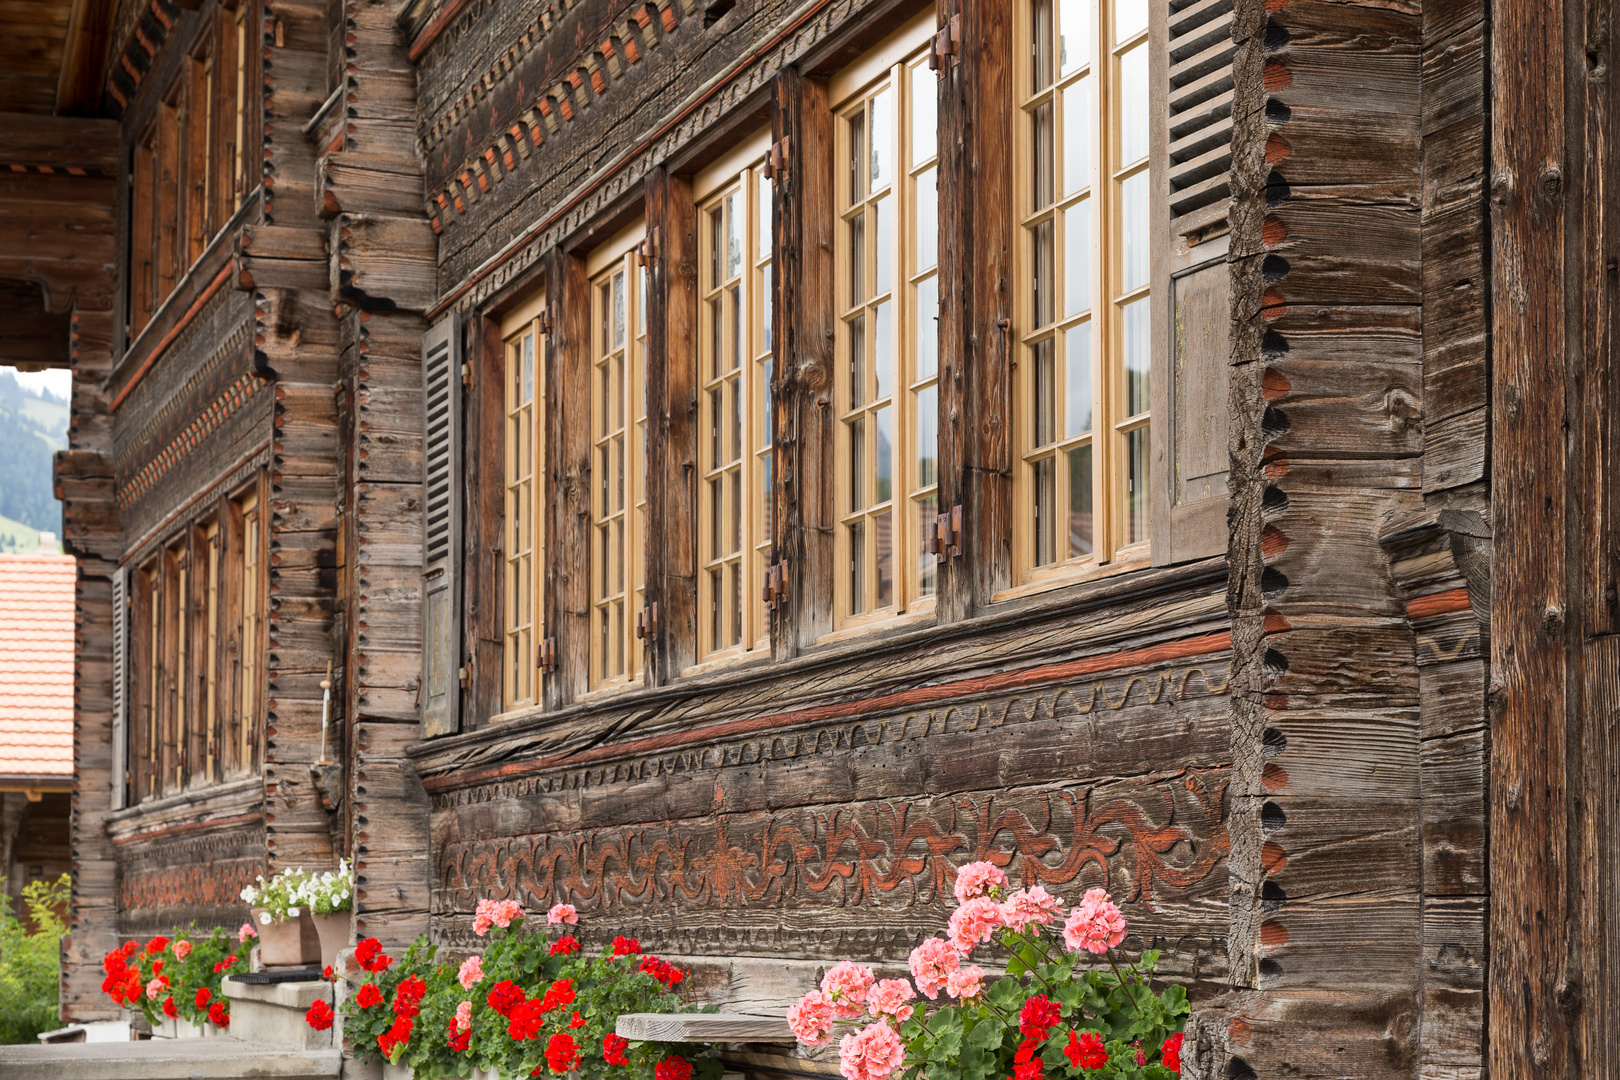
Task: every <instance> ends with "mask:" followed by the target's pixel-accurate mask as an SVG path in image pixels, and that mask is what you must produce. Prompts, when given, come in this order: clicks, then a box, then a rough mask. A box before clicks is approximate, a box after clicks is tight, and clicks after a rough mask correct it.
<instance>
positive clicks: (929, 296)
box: [912, 277, 939, 381]
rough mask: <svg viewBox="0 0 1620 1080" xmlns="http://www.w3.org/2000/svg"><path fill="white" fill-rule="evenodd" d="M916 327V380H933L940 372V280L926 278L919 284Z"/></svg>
mask: <svg viewBox="0 0 1620 1080" xmlns="http://www.w3.org/2000/svg"><path fill="white" fill-rule="evenodd" d="M915 318H916V320H917V321H916V325H915V327H913V331H912V332H913V333H914V334H915V335H916V341H917V371H916V376H915V377H916V378H917V379H918V380H919V381H920V380H922V379H931V378H933V377H934V376H935V375H936V374H938V372H939V279H938V278H937V277H930V278H924V279H923V280H922V281H919V282H917V305H916V313H915Z"/></svg>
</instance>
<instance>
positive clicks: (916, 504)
mask: <svg viewBox="0 0 1620 1080" xmlns="http://www.w3.org/2000/svg"><path fill="white" fill-rule="evenodd" d="M934 30H935V19H934V15H933V13H932V12H928V13H925V14H923V15H919V16H918V17H917V18H915V19H913V20H912V21H911V22H909V23H907V24H906V25H905V26H904V27H902V28H900V29H899V30H897V31H895V32H894V33H893V34H891V35H889V37H887V38H886V39H885V40H884V41H883V42H881V43H879V44H878V45H877V46H875V47H874V48H873V49H872V50H870V51H869V52H868V53H866V54H865V55H863V56H862V57H860V58H858V59H856V60H855V61H853V62H852V63H851V64H849V65H848V66H847V67H845V68H844V69H843V70H842V71H840V72H839V73H838V74H837V75H835V76H834V77H833V79H832V80H831V85H830V91H829V101H830V103H831V109H832V112H833V116H834V124H833V128H834V139H833V146H834V156H833V161H834V168H833V180H834V188H835V206H836V208H837V220H836V222H835V223H834V229H833V235H834V256H833V261H834V266H835V271H834V281H833V289H834V291H833V297H834V308H835V320H836V326H837V341H836V344H835V347H834V363H833V371H834V373H835V374H834V392H833V413H834V417H835V420H834V424H835V427H836V430H835V433H834V437H833V446H834V461H833V475H832V481H833V498H834V500H835V502H834V506H835V511H836V512H835V520H836V521H837V529H836V536H835V539H834V544H833V566H834V569H835V572H834V574H833V589H834V603H833V634H832V635H824V636H823V640H827V639H828V638H829V637H833V636H835V635H837V634H838V633H839V632H841V631H855V630H860V629H863V628H865V627H868V626H873V625H877V624H881V623H887V622H890V621H891V620H894V619H896V618H903V617H907V616H914V617H918V618H932V617H933V614H934V610H935V596H934V588H935V585H936V582H937V576H936V574H935V572H934V567H933V564H932V563H931V562H926V563H925V561H924V559H923V558H922V557H921V555H922V552H923V550H924V548H925V545H926V541H927V537H926V535H925V533H924V530H923V528H922V527H921V523H920V522H919V520H918V514H919V513H920V512H922V511H921V507H922V506H926V505H929V503H928V502H927V500H930V499H931V500H933V501H932V504H931V505H932V506H934V507H935V508H937V506H938V490H939V488H938V483H939V478H938V461H939V459H938V450H937V438H938V396H937V395H938V389H937V384H938V356H937V351H936V352H935V353H934V358H935V362H934V370H933V372H932V373H929V374H927V375H925V376H924V377H922V378H921V379H919V378H918V377H917V375H918V372H917V367H916V363H917V356H918V351H917V336H918V335H917V325H918V321H917V318H916V310H915V309H916V307H917V300H918V298H917V286H918V285H919V284H924V285H925V284H926V282H928V281H930V280H937V273H938V259H937V245H936V259H935V262H934V263H933V264H932V266H931V267H928V268H920V267H917V266H915V265H913V264H914V261H915V257H916V254H917V253H916V250H915V248H914V241H915V237H916V224H915V216H914V215H915V213H916V206H917V194H916V191H915V188H914V185H915V182H916V180H917V177H918V176H919V175H921V174H923V173H927V172H930V171H932V172H933V175H934V177H935V185H936V186H935V192H936V195H935V203H934V206H935V221H936V226H937V221H938V217H937V213H938V210H937V208H938V195H937V191H938V188H937V183H938V168H939V161H938V156H937V135H936V145H935V153H933V154H930V155H928V156H927V157H926V158H924V159H923V160H921V161H913V158H912V153H911V141H912V140H911V117H912V106H913V101H912V99H913V97H914V96H915V92H916V88H917V85H918V83H917V82H916V81H914V75H915V72H917V71H918V70H924V71H926V70H927V53H928V41H929V38H930V37H931V35H932V34H933V32H934ZM931 74H932V73H930V75H931ZM923 85H927V87H928V90H929V92H930V94H934V93H935V91H934V87H933V85H932V84H928V83H924V84H923ZM884 93H889V94H892V102H893V104H892V106H891V110H892V113H893V116H892V118H891V119H890V121H889V123H890V127H891V132H890V135H889V149H890V152H891V154H892V155H893V165H892V167H891V169H890V174H889V177H888V179H887V181H886V185H887V186H886V188H884V187H880V188H878V189H876V190H874V189H873V188H872V186H871V183H870V180H869V177H868V176H867V170H869V168H870V146H869V145H868V144H867V141H866V140H868V139H870V137H871V136H870V135H869V134H868V133H867V132H866V130H865V129H866V128H867V127H869V126H870V125H869V124H868V123H867V122H866V121H865V120H864V118H865V117H866V116H867V115H868V113H869V103H871V102H872V101H874V100H876V99H877V98H878V97H879V96H880V95H882V94H884ZM857 114H859V115H861V116H862V117H863V121H862V134H861V136H860V138H861V140H862V146H863V150H864V152H863V157H864V159H865V162H864V164H863V165H862V170H863V171H862V177H861V180H860V181H859V194H858V195H857V190H856V187H855V183H856V181H855V180H854V177H853V175H852V174H851V173H850V172H849V170H848V169H847V168H846V166H848V165H850V164H851V163H852V161H853V158H852V155H853V153H854V143H853V140H854V139H855V137H856V136H855V135H853V134H852V132H853V131H854V127H853V124H852V118H853V117H854V116H856V115H857ZM880 203H888V204H889V208H888V210H889V215H890V221H889V222H887V223H884V232H885V234H886V235H885V236H883V237H879V236H877V226H878V224H879V212H878V210H877V207H878V205H879V204H880ZM857 218H860V219H861V220H862V223H863V232H862V239H863V242H864V244H865V246H866V248H867V251H866V253H865V257H864V259H863V265H862V273H863V275H865V281H864V282H862V283H861V284H862V286H863V287H862V290H861V291H862V293H863V295H862V296H860V297H858V298H857V297H855V296H854V290H855V287H856V284H857V283H856V282H855V280H854V277H853V273H852V260H851V249H852V246H853V240H852V235H853V234H852V228H853V223H854V222H855V221H856V219H857ZM886 242H888V243H890V244H891V250H892V252H893V256H892V258H893V265H892V266H891V267H890V269H889V275H890V276H889V279H888V287H887V288H886V289H884V288H880V287H879V286H880V285H881V282H880V281H879V280H878V277H877V274H878V271H879V265H878V261H877V260H878V258H879V256H880V255H881V254H882V253H883V248H884V244H885V243H886ZM867 284H870V286H871V289H870V290H868V289H867V288H866V287H865V286H866V285H867ZM884 306H889V307H890V309H891V310H890V313H889V324H890V327H891V330H890V341H891V345H890V348H891V350H892V351H891V371H890V373H889V383H888V386H887V388H886V392H884V388H883V387H881V386H879V385H878V383H877V380H876V377H875V376H876V365H875V364H874V363H872V360H874V359H875V357H876V347H875V346H876V340H877V337H876V335H877V327H878V322H877V319H878V312H879V311H880V310H881V308H883V307H884ZM857 319H858V320H861V325H862V334H863V341H864V342H865V345H864V349H865V356H864V357H862V359H863V361H864V363H863V366H862V370H861V372H860V377H861V380H862V382H863V384H864V390H863V394H862V400H861V401H860V403H859V404H857V403H856V401H855V397H854V392H853V389H852V387H853V379H854V378H855V377H856V370H855V367H854V357H853V356H852V349H851V341H852V340H853V339H852V337H851V331H850V327H851V326H852V325H854V323H855V321H856V320H857ZM935 340H936V341H937V337H936V338H935ZM919 393H921V394H923V395H927V394H930V393H931V394H932V396H933V400H934V402H935V405H934V408H935V414H934V415H935V423H934V431H935V438H936V450H935V456H934V459H933V461H934V466H933V476H932V479H931V481H930V482H928V483H920V482H918V481H919V474H920V473H921V472H922V469H921V467H920V465H919V463H918V461H917V457H918V455H917V452H916V447H917V438H918V429H919V425H918V422H917V412H918V408H919V406H920V404H921V402H919V401H916V400H914V399H915V398H917V397H918V396H919ZM925 400H926V399H925ZM884 410H892V414H893V415H892V419H891V420H890V430H891V431H892V433H893V434H892V436H891V441H890V447H891V448H890V462H889V473H890V488H889V493H888V496H887V498H884V497H882V495H881V492H880V490H879V487H878V485H879V477H878V472H877V469H876V468H875V465H876V453H875V451H876V449H877V446H878V434H879V431H878V426H877V425H878V422H879V414H880V413H881V412H882V411H884ZM857 422H859V423H860V424H861V427H860V429H859V430H860V432H861V441H862V449H863V453H864V454H865V455H867V457H866V458H865V459H864V460H857V458H856V456H855V453H854V449H853V447H854V444H853V441H852V440H853V432H854V431H855V430H856V428H855V424H856V423H857ZM868 462H870V464H868ZM857 465H859V466H860V468H859V469H858V470H857ZM856 471H859V472H860V473H861V479H862V482H863V483H865V484H866V485H867V487H868V491H867V492H866V493H863V494H862V498H861V503H862V505H861V506H860V507H859V508H857V507H856V506H855V500H854V495H855V479H854V473H855V472H856ZM885 516H886V517H887V518H888V521H889V526H888V527H889V530H890V541H889V546H890V555H889V558H890V563H891V567H892V569H891V571H890V573H891V579H892V585H891V591H890V595H889V598H888V602H887V603H885V602H884V600H883V597H882V595H881V593H880V591H879V588H878V580H879V578H878V573H877V571H878V562H877V553H878V536H877V533H878V530H879V527H880V523H881V519H883V518H884V517H885ZM857 528H859V530H860V531H859V533H857V532H856V529H857ZM856 536H859V542H860V544H861V547H862V551H861V552H860V553H859V554H860V555H862V556H864V557H863V558H862V559H861V561H860V563H859V565H860V568H861V573H860V574H859V575H857V573H856V566H857V561H856V558H857V552H856V549H855V538H856ZM857 576H858V577H859V578H860V590H861V591H862V592H863V593H864V596H863V597H862V598H861V602H860V607H859V609H858V610H857V609H856V606H855V592H856V591H857V586H856V580H855V579H856V578H857Z"/></svg>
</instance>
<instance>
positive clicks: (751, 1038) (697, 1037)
mask: <svg viewBox="0 0 1620 1080" xmlns="http://www.w3.org/2000/svg"><path fill="white" fill-rule="evenodd" d="M616 1030H617V1032H618V1034H619V1037H620V1038H623V1039H629V1040H631V1041H632V1042H703V1043H716V1042H729V1043H739V1042H743V1043H748V1042H752V1043H758V1042H766V1043H790V1042H793V1041H794V1037H793V1029H792V1028H790V1027H788V1024H787V1021H786V1020H784V1019H782V1018H781V1017H780V1016H749V1015H746V1014H744V1013H621V1014H620V1015H619V1020H618V1026H617V1028H616Z"/></svg>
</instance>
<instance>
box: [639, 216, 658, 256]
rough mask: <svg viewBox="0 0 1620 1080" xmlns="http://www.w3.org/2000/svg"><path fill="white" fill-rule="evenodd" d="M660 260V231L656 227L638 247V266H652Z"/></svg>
mask: <svg viewBox="0 0 1620 1080" xmlns="http://www.w3.org/2000/svg"><path fill="white" fill-rule="evenodd" d="M657 259H658V229H657V227H656V226H655V227H654V228H653V231H652V232H651V233H650V234H648V236H647V238H646V239H645V240H643V241H642V242H641V243H640V244H639V245H638V246H637V247H636V264H637V265H638V266H651V265H652V264H653V263H654V262H655V261H657Z"/></svg>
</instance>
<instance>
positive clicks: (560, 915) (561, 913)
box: [546, 904, 579, 926]
mask: <svg viewBox="0 0 1620 1080" xmlns="http://www.w3.org/2000/svg"><path fill="white" fill-rule="evenodd" d="M546 922H548V923H550V924H551V925H553V926H555V925H557V924H558V923H567V924H568V925H569V926H572V925H574V924H575V923H577V922H579V912H578V911H575V910H574V905H573V904H552V905H551V910H550V911H548V912H546Z"/></svg>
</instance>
